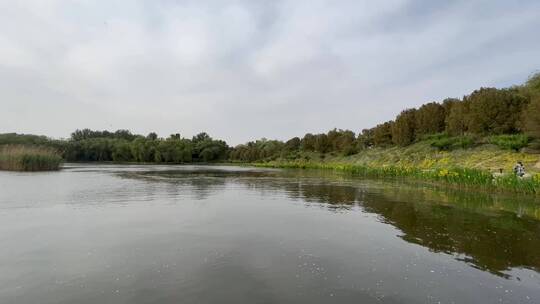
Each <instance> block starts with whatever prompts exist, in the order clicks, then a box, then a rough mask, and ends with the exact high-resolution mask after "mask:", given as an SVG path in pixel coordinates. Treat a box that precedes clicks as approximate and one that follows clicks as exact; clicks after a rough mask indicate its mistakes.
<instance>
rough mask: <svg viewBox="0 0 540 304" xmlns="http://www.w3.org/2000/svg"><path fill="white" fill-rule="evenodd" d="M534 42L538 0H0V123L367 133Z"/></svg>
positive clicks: (57, 129) (479, 81)
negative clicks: (370, 129) (351, 131)
mask: <svg viewBox="0 0 540 304" xmlns="http://www.w3.org/2000/svg"><path fill="white" fill-rule="evenodd" d="M539 55H540V1H537V0H531V1H506V0H505V1H494V0H487V1H432V0H426V1H406V0H389V1H360V0H350V1H337V0H333V1H330V0H329V1H319V0H306V1H303V0H283V1H279V0H277V1H276V0H264V1H263V0H245V1H242V0H239V1H225V0H222V1H217V0H216V1H172V0H148V1H134V0H125V1H116V0H107V1H94V0H86V1H83V0H81V1H67V0H66V1H60V0H51V1H47V0H35V1H22V0H21V1H12V0H0V133H4V132H18V133H34V134H43V135H48V136H52V137H68V136H69V134H70V133H71V132H72V131H73V130H74V129H77V128H92V129H111V130H116V129H130V130H132V131H133V132H135V133H142V134H147V133H148V132H150V131H156V132H157V133H158V134H159V135H160V136H167V135H169V134H171V133H181V134H182V135H183V136H186V137H191V136H192V135H194V134H195V133H197V132H199V131H206V132H208V133H210V134H211V135H212V136H213V137H217V138H222V139H225V140H227V141H228V142H229V143H231V144H238V143H242V142H245V141H247V140H252V139H256V138H261V137H266V138H278V139H286V138H290V137H293V136H301V135H303V134H304V133H306V132H323V131H327V130H329V129H332V128H334V127H337V128H343V129H351V130H353V131H355V132H358V131H360V130H361V129H363V128H366V127H371V126H374V125H375V124H377V123H380V122H383V121H385V120H389V119H392V118H393V117H394V116H395V115H396V114H397V113H399V112H400V111H401V110H402V109H404V108H407V107H414V106H418V105H420V104H422V103H425V102H428V101H440V100H442V99H443V98H445V97H462V96H463V95H464V94H467V93H469V92H470V91H471V90H473V89H475V88H478V87H480V86H496V87H503V86H509V85H512V84H519V83H522V82H523V81H525V80H526V79H527V77H528V76H529V75H530V74H531V73H533V72H535V71H538V69H540V56H539Z"/></svg>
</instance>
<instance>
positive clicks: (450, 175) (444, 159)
mask: <svg viewBox="0 0 540 304" xmlns="http://www.w3.org/2000/svg"><path fill="white" fill-rule="evenodd" d="M517 161H522V162H523V163H524V164H525V168H526V170H527V173H528V174H527V177H526V178H518V177H516V176H514V175H513V174H512V168H513V166H514V164H515V163H516V162H517ZM253 165H255V166H259V167H272V168H303V169H326V170H337V171H344V172H350V173H352V174H355V175H360V176H369V177H381V178H382V177H400V178H402V177H406V178H415V179H419V180H427V181H433V182H437V183H445V184H451V185H456V186H459V187H474V188H479V187H480V188H483V189H487V190H495V191H497V190H499V191H511V192H516V193H524V194H540V154H536V153H525V152H513V151H508V150H502V149H500V148H497V147H495V146H491V145H482V146H478V147H474V148H468V149H458V150H453V151H439V150H437V149H434V148H433V147H431V146H429V144H427V143H422V142H420V143H416V144H413V145H411V146H408V147H404V148H403V147H391V148H373V149H366V150H364V151H361V152H360V153H358V154H355V155H351V156H339V155H332V154H316V153H310V154H306V153H304V154H301V155H297V156H296V157H295V158H289V159H285V158H280V159H275V160H271V161H267V162H258V163H254V164H253ZM501 172H502V173H501Z"/></svg>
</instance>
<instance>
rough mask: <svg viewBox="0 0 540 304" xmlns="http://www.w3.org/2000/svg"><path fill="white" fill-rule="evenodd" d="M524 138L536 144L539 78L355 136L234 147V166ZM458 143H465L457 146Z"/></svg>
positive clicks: (413, 113)
mask: <svg viewBox="0 0 540 304" xmlns="http://www.w3.org/2000/svg"><path fill="white" fill-rule="evenodd" d="M503 134H525V135H526V136H528V137H531V138H536V139H540V73H538V74H535V75H533V76H532V77H530V78H529V79H528V81H527V82H526V83H525V84H523V85H519V86H513V87H510V88H503V89H497V88H480V89H478V90H475V91H473V92H472V93H471V94H469V95H466V96H464V97H463V98H462V99H457V98H447V99H445V100H443V101H442V102H429V103H426V104H424V105H422V106H420V107H419V108H410V109H405V110H403V111H401V113H399V114H398V115H397V116H396V117H395V119H393V120H390V121H386V122H383V123H381V124H378V125H376V126H375V127H373V128H369V129H364V130H362V131H361V132H360V133H359V134H358V135H355V133H354V132H353V131H350V130H338V129H334V130H331V131H329V132H327V133H321V134H311V133H308V134H306V135H304V137H303V138H299V137H294V138H291V139H290V140H288V141H285V142H281V141H276V140H266V139H262V140H257V141H252V142H248V143H246V144H243V145H239V146H236V147H235V148H234V149H233V150H232V151H231V153H230V159H231V160H235V161H257V160H264V159H273V158H278V157H280V158H294V157H297V156H298V153H299V152H319V153H329V152H330V153H339V154H342V155H351V154H355V153H358V152H360V151H361V150H363V149H367V148H371V147H390V146H408V145H410V144H412V143H415V142H418V141H421V140H424V139H426V138H428V137H430V136H433V135H440V136H448V137H452V136H453V137H464V136H472V137H487V136H494V135H503ZM460 142H466V141H464V140H461V141H460Z"/></svg>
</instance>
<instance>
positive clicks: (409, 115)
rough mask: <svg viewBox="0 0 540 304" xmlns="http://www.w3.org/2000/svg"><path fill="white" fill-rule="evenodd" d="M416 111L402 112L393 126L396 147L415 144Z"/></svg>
mask: <svg viewBox="0 0 540 304" xmlns="http://www.w3.org/2000/svg"><path fill="white" fill-rule="evenodd" d="M416 112H417V110H416V109H407V110H404V111H402V112H401V113H400V114H399V115H398V116H397V117H396V120H395V121H394V124H393V125H392V141H393V142H394V143H395V144H396V145H400V146H407V145H409V144H411V143H413V141H414V139H415V133H416V132H415V130H416Z"/></svg>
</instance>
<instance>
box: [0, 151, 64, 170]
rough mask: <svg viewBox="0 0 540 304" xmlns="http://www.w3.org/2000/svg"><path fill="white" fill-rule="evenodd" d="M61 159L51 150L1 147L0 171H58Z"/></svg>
mask: <svg viewBox="0 0 540 304" xmlns="http://www.w3.org/2000/svg"><path fill="white" fill-rule="evenodd" d="M61 164H62V157H61V156H60V154H59V153H58V152H57V151H55V150H54V149H52V148H46V147H37V146H18V145H16V146H13V145H7V146H1V147H0V170H9V171H52V170H58V169H60V165H61Z"/></svg>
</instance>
